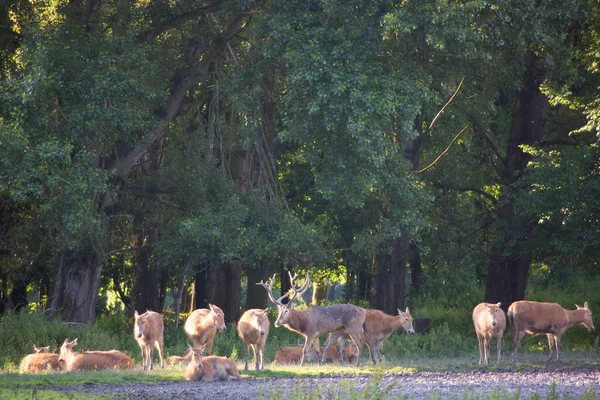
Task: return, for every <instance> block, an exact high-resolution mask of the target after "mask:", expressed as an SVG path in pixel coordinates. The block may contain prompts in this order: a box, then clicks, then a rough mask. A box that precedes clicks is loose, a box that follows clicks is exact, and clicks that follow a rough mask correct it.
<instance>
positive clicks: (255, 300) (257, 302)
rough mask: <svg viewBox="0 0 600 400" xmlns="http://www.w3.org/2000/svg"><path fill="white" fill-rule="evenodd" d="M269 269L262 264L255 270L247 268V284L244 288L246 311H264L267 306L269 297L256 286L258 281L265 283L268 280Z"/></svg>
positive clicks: (263, 290) (261, 288)
mask: <svg viewBox="0 0 600 400" xmlns="http://www.w3.org/2000/svg"><path fill="white" fill-rule="evenodd" d="M269 275H270V269H269V267H268V265H266V264H263V265H260V266H258V267H256V268H248V269H247V271H246V276H247V277H248V283H247V288H246V310H250V309H253V308H262V309H265V308H267V307H268V306H269V297H268V295H267V291H266V290H265V289H264V288H263V287H261V286H258V285H257V283H259V282H260V281H264V282H266V281H267V280H268V279H269V278H270V276H269Z"/></svg>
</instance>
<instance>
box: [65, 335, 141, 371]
mask: <svg viewBox="0 0 600 400" xmlns="http://www.w3.org/2000/svg"><path fill="white" fill-rule="evenodd" d="M76 345H77V339H75V340H73V341H71V342H70V341H69V338H66V339H65V341H64V342H63V344H62V346H61V347H60V355H59V357H58V360H59V362H60V363H61V364H63V365H64V369H65V371H67V372H74V371H93V370H99V369H114V368H120V369H131V368H133V360H132V359H131V358H130V357H129V356H127V355H126V354H124V353H121V352H120V351H119V350H107V351H84V352H83V353H76V352H74V351H73V347H74V346H76Z"/></svg>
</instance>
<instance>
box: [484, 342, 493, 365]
mask: <svg viewBox="0 0 600 400" xmlns="http://www.w3.org/2000/svg"><path fill="white" fill-rule="evenodd" d="M490 342H491V340H490V338H489V336H484V337H483V362H484V363H485V365H488V360H489V358H490Z"/></svg>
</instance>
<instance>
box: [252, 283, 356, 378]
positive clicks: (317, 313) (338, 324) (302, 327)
mask: <svg viewBox="0 0 600 400" xmlns="http://www.w3.org/2000/svg"><path fill="white" fill-rule="evenodd" d="M288 274H289V276H290V285H291V287H292V289H291V292H292V293H291V295H290V294H289V293H286V294H284V295H283V296H281V297H280V298H279V299H275V297H273V281H274V280H275V275H273V277H272V278H269V280H268V282H266V283H265V282H263V281H260V283H257V285H260V286H262V287H264V288H265V290H266V291H267V293H268V294H269V298H270V299H271V301H272V302H273V303H274V304H275V305H276V306H277V308H278V309H279V315H278V316H277V320H276V321H275V327H279V326H282V325H283V326H285V327H286V328H287V329H289V330H291V331H293V332H297V333H299V334H301V335H302V336H304V339H305V341H304V349H303V350H304V351H303V353H302V358H301V359H300V365H302V364H303V362H304V359H305V358H308V353H309V351H310V344H311V343H312V342H313V340H314V339H315V338H318V337H319V336H321V335H326V334H328V333H330V332H336V331H341V332H344V333H345V334H347V335H348V337H349V338H350V340H351V341H352V343H354V344H355V345H356V347H357V348H358V357H357V360H356V366H357V367H358V366H359V365H360V356H361V355H362V348H363V341H362V340H361V334H362V333H363V331H364V323H365V310H364V309H363V308H361V307H358V306H355V305H352V304H332V305H330V306H312V307H309V308H308V309H306V310H296V309H294V300H296V298H298V296H299V295H301V294H303V293H304V292H306V290H307V289H308V287H309V285H310V277H309V276H308V273H307V274H306V282H304V285H302V286H301V287H296V285H295V283H294V280H295V279H296V278H297V277H298V274H295V275H294V276H292V274H291V273H290V272H289V271H288ZM285 297H289V301H288V303H287V304H284V303H282V300H283V299H284V298H285ZM325 351H327V348H325Z"/></svg>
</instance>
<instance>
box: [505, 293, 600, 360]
mask: <svg viewBox="0 0 600 400" xmlns="http://www.w3.org/2000/svg"><path fill="white" fill-rule="evenodd" d="M575 307H577V309H576V310H565V309H564V308H562V306H561V305H560V304H557V303H538V302H535V301H527V300H522V301H515V302H514V303H512V304H511V305H510V307H509V308H508V323H509V324H510V327H511V331H512V333H513V353H512V360H513V362H515V363H516V362H517V348H518V346H519V342H520V341H521V339H522V338H523V335H524V334H525V332H527V333H529V334H532V335H537V334H541V333H545V334H546V336H547V337H548V347H549V349H550V354H549V357H548V360H551V359H552V347H553V346H555V347H556V361H560V337H561V336H562V334H563V333H564V332H565V331H566V330H567V328H569V327H571V326H575V325H578V324H581V325H583V326H584V327H585V328H586V329H587V330H588V331H593V330H594V322H593V321H592V311H590V309H589V307H588V303H587V301H586V302H585V304H584V305H583V307H579V306H578V305H577V304H576V305H575Z"/></svg>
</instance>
